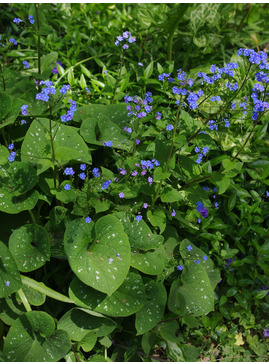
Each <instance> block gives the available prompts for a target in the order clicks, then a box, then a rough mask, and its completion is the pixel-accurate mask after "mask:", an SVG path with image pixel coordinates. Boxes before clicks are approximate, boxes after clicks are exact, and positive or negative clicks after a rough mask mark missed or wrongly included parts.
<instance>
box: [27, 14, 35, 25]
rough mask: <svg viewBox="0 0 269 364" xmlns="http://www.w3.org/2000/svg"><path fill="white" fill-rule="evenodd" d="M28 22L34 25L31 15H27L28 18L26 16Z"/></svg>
mask: <svg viewBox="0 0 269 364" xmlns="http://www.w3.org/2000/svg"><path fill="white" fill-rule="evenodd" d="M28 20H29V22H30V23H31V24H34V22H35V20H34V17H33V15H29V16H28Z"/></svg>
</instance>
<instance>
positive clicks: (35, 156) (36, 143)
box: [21, 118, 91, 174]
mask: <svg viewBox="0 0 269 364" xmlns="http://www.w3.org/2000/svg"><path fill="white" fill-rule="evenodd" d="M51 124H52V129H51V132H52V135H53V144H54V152H55V160H56V163H57V165H58V166H64V165H66V164H67V163H69V162H70V161H79V162H84V163H91V155H90V154H89V150H88V147H87V145H86V144H85V142H84V141H83V139H82V138H81V136H80V135H79V134H78V133H77V129H76V128H74V127H72V126H67V125H63V124H60V123H55V122H52V123H51ZM49 130H50V121H49V119H44V118H39V119H38V120H37V119H36V120H34V121H33V122H32V124H31V125H30V127H29V129H28V131H27V133H26V135H25V138H24V141H23V143H22V147H21V155H22V161H24V162H28V163H31V164H33V165H36V166H37V174H40V173H42V172H44V171H45V170H46V169H48V168H50V167H53V163H52V147H51V140H50V134H49Z"/></svg>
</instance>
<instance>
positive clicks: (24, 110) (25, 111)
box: [21, 105, 28, 116]
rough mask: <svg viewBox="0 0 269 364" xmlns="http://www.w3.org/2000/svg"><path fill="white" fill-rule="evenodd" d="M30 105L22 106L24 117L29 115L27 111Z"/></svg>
mask: <svg viewBox="0 0 269 364" xmlns="http://www.w3.org/2000/svg"><path fill="white" fill-rule="evenodd" d="M27 108H28V105H22V106H21V113H22V115H25V116H26V115H28V111H27Z"/></svg>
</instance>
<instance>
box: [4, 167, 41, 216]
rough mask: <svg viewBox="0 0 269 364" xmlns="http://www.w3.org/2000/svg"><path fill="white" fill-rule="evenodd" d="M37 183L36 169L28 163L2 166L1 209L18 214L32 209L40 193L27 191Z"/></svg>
mask: <svg viewBox="0 0 269 364" xmlns="http://www.w3.org/2000/svg"><path fill="white" fill-rule="evenodd" d="M36 183H37V176H36V171H35V169H34V168H33V167H32V166H30V165H28V164H27V163H22V162H12V163H6V164H5V165H3V166H0V195H1V202H0V211H4V212H6V213H9V214H16V213H18V212H21V211H23V210H29V209H32V208H33V207H34V206H35V204H36V202H37V200H38V195H39V194H38V192H37V191H32V192H30V193H28V194H26V192H27V191H29V190H31V189H32V188H33V187H34V186H35V185H36Z"/></svg>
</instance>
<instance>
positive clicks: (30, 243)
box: [9, 224, 50, 272]
mask: <svg viewBox="0 0 269 364" xmlns="http://www.w3.org/2000/svg"><path fill="white" fill-rule="evenodd" d="M9 250H10V252H11V254H12V255H13V257H14V259H15V261H16V264H17V266H18V268H19V270H20V271H21V272H31V271H33V270H36V269H38V268H40V267H42V266H43V265H44V264H45V263H46V261H48V260H49V259H50V246H49V239H48V234H47V232H46V230H45V229H43V228H42V227H41V226H38V225H30V224H28V225H25V226H22V227H20V228H19V229H17V230H15V231H14V232H13V233H12V234H11V236H10V239H9Z"/></svg>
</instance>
